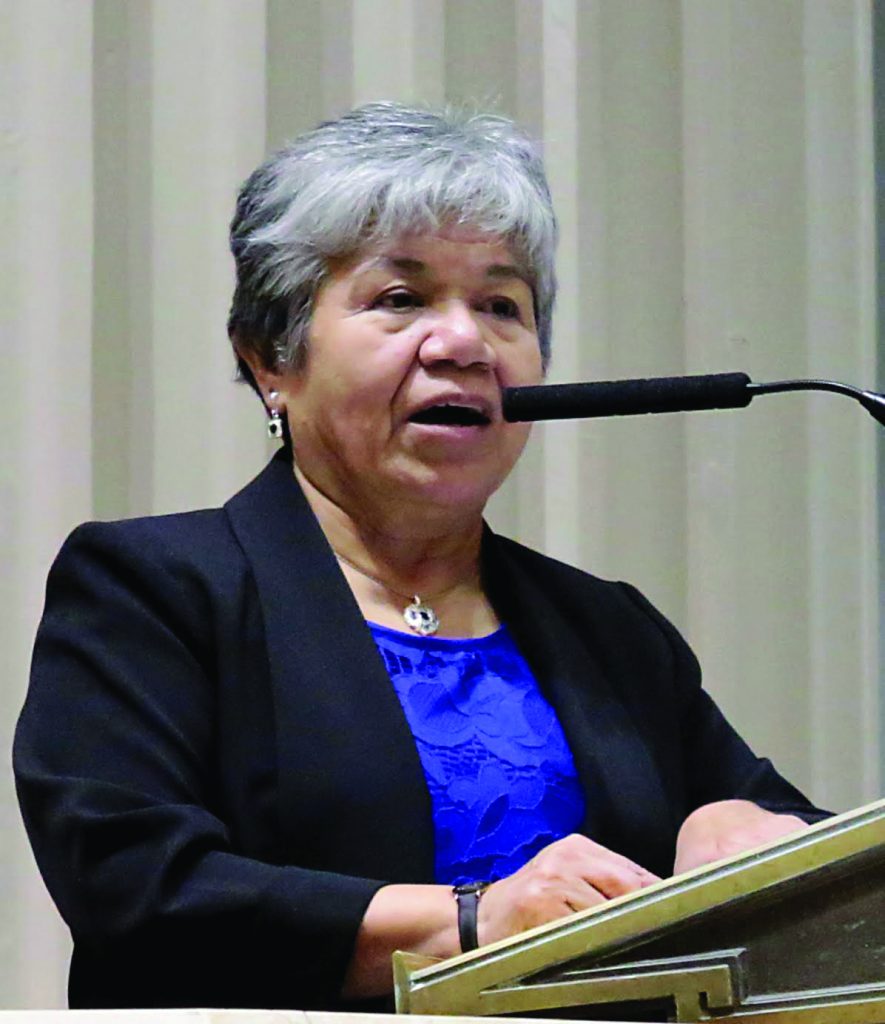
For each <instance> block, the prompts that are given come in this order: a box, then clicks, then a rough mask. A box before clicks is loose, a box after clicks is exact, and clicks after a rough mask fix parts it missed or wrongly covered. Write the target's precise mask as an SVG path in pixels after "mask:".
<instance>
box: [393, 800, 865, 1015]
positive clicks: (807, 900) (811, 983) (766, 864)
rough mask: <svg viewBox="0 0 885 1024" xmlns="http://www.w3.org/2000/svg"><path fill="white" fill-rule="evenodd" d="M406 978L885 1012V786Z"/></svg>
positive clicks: (561, 994) (516, 1002) (559, 996)
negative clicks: (810, 821)
mask: <svg viewBox="0 0 885 1024" xmlns="http://www.w3.org/2000/svg"><path fill="white" fill-rule="evenodd" d="M394 977H395V987H396V1001H397V1012H399V1013H410V1014H447V1015H448V1014H459V1015H465V1016H468V1015H469V1016H488V1015H494V1016H519V1017H529V1016H530V1017H548V1018H549V1017H559V1018H567V1019H578V1020H609V1021H610V1020H618V1019H620V1020H633V1021H637V1020H641V1021H645V1020H677V1021H701V1020H720V1019H721V1020H729V1021H730V1020H740V1021H742V1022H747V1024H750V1022H752V1024H763V1022H764V1024H812V1022H813V1024H885V800H880V801H878V802H876V803H873V804H869V805H867V806H865V807H861V808H859V809H857V810H854V811H850V812H848V813H847V814H841V815H839V816H837V817H835V818H830V819H829V820H827V821H824V822H820V823H818V824H817V825H813V826H812V827H811V828H808V829H805V830H803V831H802V832H798V833H795V834H794V835H791V836H788V837H786V838H784V839H781V840H778V841H777V842H774V843H771V844H768V845H766V846H762V847H758V848H757V849H754V850H750V851H747V852H745V853H742V854H739V855H738V856H735V857H731V858H728V859H727V860H721V861H717V862H716V863H714V864H710V865H706V866H704V867H702V868H698V869H696V870H694V871H691V872H687V873H685V874H683V875H678V876H676V877H674V878H669V879H666V880H664V881H662V882H658V883H656V884H655V885H652V886H650V887H649V888H647V889H642V890H640V891H639V892H636V893H632V894H630V895H628V896H623V897H620V898H618V899H615V900H611V901H609V902H607V903H604V904H602V905H601V906H597V907H593V908H591V909H590V910H585V911H581V912H579V913H576V914H573V915H571V916H569V917H566V918H562V919H560V920H558V921H554V922H551V923H550V924H546V925H542V926H541V927H539V928H533V929H532V930H530V931H526V932H523V933H521V934H520V935H517V936H514V937H512V938H510V939H505V940H503V941H501V942H497V943H494V944H492V945H489V946H484V947H482V948H481V949H478V950H475V951H473V952H471V953H465V954H462V955H461V956H457V957H453V958H451V959H449V960H431V959H429V958H427V957H420V956H416V955H414V954H409V953H396V954H395V955H394Z"/></svg>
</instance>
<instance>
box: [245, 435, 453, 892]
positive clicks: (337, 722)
mask: <svg viewBox="0 0 885 1024" xmlns="http://www.w3.org/2000/svg"><path fill="white" fill-rule="evenodd" d="M225 508H226V511H227V513H228V516H229V518H230V521H231V524H232V526H233V529H234V532H235V534H236V536H237V538H238V540H239V542H240V544H241V546H242V548H243V551H244V552H245V555H246V558H247V559H248V561H249V563H250V565H251V568H252V571H253V574H254V579H255V585H256V587H257V591H258V598H259V601H260V604H261V609H262V613H263V617H264V626H265V633H266V642H267V658H268V662H269V669H270V677H271V685H272V689H273V695H274V707H275V716H276V729H277V733H276V744H277V764H278V770H279V783H278V791H279V822H280V828H281V831H282V833H283V835H284V837H285V845H286V847H287V849H288V851H290V852H291V856H292V859H293V860H294V861H295V862H296V863H299V864H301V865H303V866H305V867H322V868H325V869H326V870H329V871H340V872H346V873H349V874H355V875H361V876H364V877H370V878H377V879H382V880H384V879H387V878H396V879H398V880H401V881H432V880H433V857H434V854H433V832H432V820H431V809H430V797H429V794H428V792H427V788H426V785H425V782H424V774H423V770H422V768H421V764H420V759H419V757H418V752H417V749H416V747H415V743H414V740H413V738H412V734H411V731H410V730H409V726H408V723H407V721H406V718H405V715H404V714H403V711H402V708H401V706H400V704H399V700H398V698H397V696H396V693H395V692H394V689H393V686H392V685H391V683H390V680H389V678H388V676H387V673H386V671H385V668H384V664H383V662H382V660H381V657H380V655H379V654H378V651H377V648H376V647H375V643H374V641H373V640H372V636H371V633H370V632H369V630H368V628H367V627H366V624H365V621H364V620H363V617H362V614H361V613H360V610H359V608H358V606H357V604H356V602H355V600H354V598H353V596H352V594H351V591H350V589H349V587H348V586H347V583H346V581H345V579H344V576H343V574H342V573H341V571H340V569H339V567H338V563H337V561H336V559H335V557H334V554H333V553H332V550H331V548H330V547H329V545H328V543H327V541H326V539H325V536H324V534H323V533H322V530H321V529H320V527H319V524H318V523H317V521H316V518H315V516H314V515H313V512H312V510H311V509H310V507H309V505H308V504H307V501H306V499H305V498H304V495H303V494H302V492H301V489H300V488H299V487H298V484H297V482H296V480H295V478H294V476H293V474H292V466H291V462H290V461H289V459H288V457H287V453H286V451H285V450H281V451H280V452H279V453H278V454H277V455H276V457H275V458H274V459H273V460H272V462H271V463H270V464H269V465H268V466H267V468H266V469H265V470H264V471H263V472H262V473H261V474H260V475H259V476H258V477H257V479H256V480H254V481H253V482H252V483H251V484H249V485H248V486H247V487H246V488H245V489H244V490H242V491H241V492H240V493H239V494H237V495H236V496H235V497H234V498H232V499H231V500H230V501H229V502H228V503H227V505H226V506H225ZM332 808H335V809H336V810H335V813H334V814H333V813H332V810H331V809H332Z"/></svg>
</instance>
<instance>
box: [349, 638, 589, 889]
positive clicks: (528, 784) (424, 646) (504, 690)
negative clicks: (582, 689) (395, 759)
mask: <svg viewBox="0 0 885 1024" xmlns="http://www.w3.org/2000/svg"><path fill="white" fill-rule="evenodd" d="M369 626H370V629H371V631H372V636H373V637H374V639H375V643H376V644H377V646H378V649H379V651H380V652H381V656H382V657H383V658H384V662H385V664H386V666H387V671H388V673H389V674H390V678H391V680H392V681H393V685H394V688H395V689H396V692H397V695H398V696H399V699H400V703H401V704H402V706H403V710H404V712H405V715H406V718H407V719H408V722H409V725H410V727H411V729H412V733H413V734H414V737H415V742H416V744H417V747H418V753H419V755H420V757H421V764H422V766H423V768H424V774H425V776H426V779H427V786H428V789H429V790H430V798H431V803H432V807H433V826H434V832H435V838H436V880H437V882H440V883H446V884H449V885H458V884H461V883H462V882H472V881H476V880H478V879H488V880H489V881H494V880H495V879H498V878H503V877H504V876H505V875H509V874H512V872H514V871H516V870H517V869H518V868H520V867H522V865H523V864H525V863H526V861H528V860H529V859H530V858H531V857H532V856H534V854H535V853H537V852H538V850H540V849H541V848H542V847H544V846H547V844H548V843H551V842H553V841H554V840H555V839H560V838H561V837H562V836H565V835H568V834H569V833H570V832H574V831H576V829H577V828H578V827H579V826H580V824H581V822H582V821H583V817H584V794H583V791H582V788H581V784H580V782H579V781H578V776H577V772H576V771H575V765H574V761H573V760H572V755H571V751H570V750H569V747H568V743H567V742H566V739H565V736H564V735H563V732H562V728H561V726H560V724H559V720H558V718H557V717H556V712H555V711H554V710H553V708H552V707H551V706H550V704H549V703H548V701H547V700H546V699H545V698H544V696H543V695H542V694H541V691H540V689H539V688H538V684H537V682H536V681H535V678H534V676H533V675H532V672H531V670H530V669H529V667H528V665H527V664H526V661H525V659H524V658H523V656H522V655H521V654H520V653H519V651H518V649H517V647H516V644H515V643H514V641H513V638H512V637H511V636H510V634H509V632H508V631H507V628H506V626H501V627H500V629H498V630H496V632H494V633H492V634H491V635H490V636H486V637H480V638H478V639H467V640H451V639H446V638H441V637H434V636H429V637H424V636H417V635H412V634H410V633H400V632H397V631H395V630H392V629H387V628H386V627H384V626H378V625H376V624H375V623H370V624H369Z"/></svg>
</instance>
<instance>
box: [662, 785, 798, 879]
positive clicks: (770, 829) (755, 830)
mask: <svg viewBox="0 0 885 1024" xmlns="http://www.w3.org/2000/svg"><path fill="white" fill-rule="evenodd" d="M807 827H808V826H807V824H806V823H805V822H804V821H802V819H801V818H797V817H796V815H795V814H774V813H772V812H771V811H766V810H765V809H764V808H762V807H759V806H758V805H757V804H754V803H751V802H750V801H749V800H718V801H717V802H716V803H712V804H705V805H704V806H703V807H699V808H698V809H697V810H696V811H692V813H691V814H689V816H688V817H687V818H686V819H685V821H684V822H683V823H682V828H681V829H680V830H679V836H678V838H677V840H676V863H675V864H674V866H673V874H674V875H678V874H680V872H682V871H690V870H691V869H692V868H697V867H700V866H701V865H702V864H709V863H710V862H711V861H714V860H719V859H720V858H722V857H730V856H732V855H733V854H736V853H741V852H743V851H744V850H749V849H751V848H752V847H754V846H761V845H762V844H763V843H770V842H772V840H774V839H780V837H781V836H786V835H789V834H790V833H791V832H797V831H799V830H800V829H803V828H807Z"/></svg>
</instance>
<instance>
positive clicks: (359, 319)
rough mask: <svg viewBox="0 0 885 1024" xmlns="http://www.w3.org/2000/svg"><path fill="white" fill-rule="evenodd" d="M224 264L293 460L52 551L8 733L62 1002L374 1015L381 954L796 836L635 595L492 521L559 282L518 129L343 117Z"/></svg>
mask: <svg viewBox="0 0 885 1024" xmlns="http://www.w3.org/2000/svg"><path fill="white" fill-rule="evenodd" d="M231 240H232V249H233V253H234V256H235V259H236V263H237V288H236V294H235V297H234V302H233V308H232V311H231V317H230V333H231V338H232V341H233V345H234V348H235V351H236V355H237V358H238V361H239V365H240V368H241V371H242V374H243V376H244V377H245V379H247V380H248V381H249V382H250V383H251V384H252V385H253V387H254V388H255V389H256V391H257V392H258V393H259V395H260V396H261V398H262V401H263V403H264V405H265V408H266V410H267V413H268V417H269V429H270V431H271V433H272V434H274V435H279V436H282V437H283V438H284V441H285V444H284V447H283V448H282V449H281V451H280V453H279V454H278V455H277V457H275V458H274V460H273V461H272V462H271V464H270V465H269V466H268V468H267V469H266V470H265V471H264V472H263V473H262V474H261V475H260V476H259V477H258V478H257V479H256V480H255V481H254V482H253V483H251V484H250V485H249V486H247V487H246V488H245V489H244V490H243V491H241V492H240V493H239V494H238V495H236V496H235V497H234V498H233V499H231V501H230V502H228V503H227V504H226V505H225V507H224V508H223V509H212V510H206V511H202V512H195V513H190V514H185V515H176V516H167V517H159V518H151V519H142V520H133V521H130V522H124V523H114V524H88V525H86V526H84V527H81V528H80V529H79V530H77V531H75V533H74V534H73V535H72V537H71V538H70V539H69V540H68V542H67V543H66V545H65V547H64V549H63V550H62V553H61V554H60V555H59V558H58V560H57V561H56V563H55V566H54V567H53V570H52V573H51V575H50V580H49V586H48V592H47V604H46V612H45V616H44V620H43V623H42V625H41V628H40V633H39V635H38V639H37V646H36V652H35V659H34V669H33V676H32V683H31V689H30V691H29V696H28V700H27V703H26V706H25V709H24V712H23V715H22V719H21V722H20V724H19V729H18V733H17V742H16V765H17V772H18V780H19V791H20V795H21V801H22V806H23V809H24V814H25V819H26V822H27V825H28V829H29V832H30V835H31V838H32V842H33V845H34V849H35V852H36V855H37V859H38V862H39V864H40V867H41V870H42V871H43V874H44V877H45V879H46V881H47V885H48V886H49V889H50V892H51V893H52V895H53V897H54V898H55V900H56V902H57V904H58V906H59V909H60V910H61V912H62V914H63V916H64V917H65V920H66V921H67V922H68V924H69V925H70V927H71V931H72V933H73V936H74V942H75V950H74V958H73V962H72V967H71V979H70V1000H71V1005H72V1006H135V1005H142V1006H147V1005H155V1006H164V1005H165V1006H173V1005H178V1006H186V1005H225V1006H278V1007H286V1006H289V1007H336V1006H341V1005H351V1006H352V1005H375V1004H371V1003H367V1002H366V1000H371V999H373V998H374V997H379V996H385V995H386V994H387V993H389V991H390V988H391V977H390V954H391V952H392V951H393V950H394V949H398V948H399V949H413V950H416V951H421V952H424V953H428V954H432V955H437V956H449V955H452V954H455V953H457V952H458V951H459V950H460V949H461V948H467V947H469V946H472V945H474V944H475V943H476V942H479V943H486V942H491V941H494V940H496V939H499V938H502V937H504V936H508V935H512V934H515V933H516V932H518V931H520V930H522V929H524V928H526V927H529V926H531V925H534V924H537V923H540V922H543V921H548V920H552V919H555V918H557V917H559V916H562V915H564V914H567V913H570V912H572V911H574V910H578V909H582V908H584V907H588V906H592V905H594V904H595V903H597V902H600V901H602V900H605V899H608V898H611V897H613V896H615V895H619V894H622V893H626V892H631V891H634V890H636V889H638V888H640V887H642V886H645V885H648V884H651V883H652V882H654V881H655V880H656V879H657V878H658V877H659V876H661V875H664V874H669V873H670V872H671V871H673V870H674V858H675V870H677V871H678V870H682V869H684V868H686V867H689V866H693V865H695V864H698V863H703V862H705V861H707V860H710V859H714V858H715V857H717V856H720V855H722V854H723V853H728V852H733V851H735V850H738V849H741V848H745V847H747V846H750V845H754V844H756V843H758V842H760V841H762V840H766V839H770V838H773V837H775V836H778V835H781V834H784V833H786V832H788V831H791V830H793V829H795V828H798V827H802V825H803V822H804V821H809V820H813V819H814V818H815V817H819V816H820V812H817V811H815V810H814V809H813V808H812V807H810V806H809V805H808V803H807V802H806V801H805V800H804V798H803V797H802V796H801V794H799V793H797V792H796V791H795V790H794V789H793V788H792V787H790V786H789V784H788V783H786V782H785V781H784V780H783V779H782V778H781V777H780V776H779V775H777V773H776V772H775V771H774V769H773V768H772V767H771V765H770V764H769V763H768V762H767V761H762V760H759V759H757V758H756V757H755V756H754V755H753V754H752V753H751V752H750V751H749V749H748V748H747V747H746V745H745V744H744V743H743V741H742V740H741V739H740V738H739V737H738V736H737V735H736V734H735V733H734V731H733V730H732V729H731V728H730V726H729V725H728V724H727V723H726V722H725V720H724V719H723V718H722V716H721V714H720V713H719V712H718V710H717V709H716V708H715V706H714V705H713V704H712V703H711V701H710V700H709V698H708V697H707V696H706V695H705V694H704V693H703V691H702V690H701V689H700V684H699V673H698V669H697V665H696V662H695V660H694V658H693V656H692V654H691V652H690V651H689V649H688V648H687V646H686V645H685V643H684V641H683V640H682V639H681V638H680V637H679V635H678V634H677V633H676V631H675V630H674V629H673V628H672V626H670V625H669V623H667V622H666V621H665V620H664V619H663V618H662V617H661V616H660V614H659V613H658V612H656V611H655V610H654V609H653V608H652V607H651V606H650V605H649V604H648V603H647V602H646V601H645V600H644V598H642V597H641V596H640V595H639V594H638V593H637V592H636V591H635V590H633V589H632V588H631V587H628V586H627V585H625V584H612V583H605V582H603V581H600V580H597V579H595V578H593V577H591V576H588V575H586V574H585V573H582V572H579V571H578V570H575V569H572V568H570V567H568V566H566V565H563V564H561V563H557V562H555V561H553V560H551V559H548V558H545V557H544V556H542V555H540V554H537V553H535V552H532V551H529V550H528V549H526V548H523V547H521V546H520V545H518V544H515V543H513V542H511V541H506V540H503V539H501V538H498V537H496V536H494V535H493V534H492V533H491V532H490V531H489V530H488V529H487V528H486V527H485V526H484V525H483V520H482V512H483V508H484V506H485V503H486V501H487V500H488V498H489V496H490V495H491V494H492V493H493V492H494V490H495V489H496V488H497V487H498V486H499V485H500V483H501V481H502V480H503V479H504V478H505V477H506V476H507V474H508V473H509V472H510V470H511V468H512V467H513V465H514V463H515V461H516V459H517V458H518V456H519V454H520V451H521V450H522V447H523V445H524V443H525V441H526V436H527V428H526V427H525V426H524V425H519V424H508V423H505V422H504V421H503V419H502V416H501V392H502V389H503V388H505V387H509V386H512V385H519V384H532V383H536V382H538V381H539V380H540V379H541V378H542V375H543V371H544V368H545V365H546V362H547V359H548V357H549V344H550V325H551V311H552V306H553V298H554V290H555V286H554V274H553V248H554V242H555V222H554V218H553V213H552V209H551V205H550V198H549V193H548V190H547V185H546V182H545V179H544V175H543V170H542V167H541V164H540V162H539V159H538V157H537V156H536V154H535V151H534V149H533V147H532V145H531V144H530V143H529V141H528V140H527V139H526V138H525V137H524V136H523V135H522V134H521V133H520V132H519V131H518V130H517V129H516V128H515V127H514V126H513V125H512V124H510V123H509V122H507V121H506V120H503V119H500V118H494V117H476V118H466V117H462V116H460V115H451V116H450V115H443V114H437V113H433V112H430V111H425V110H411V109H408V108H404V107H400V106H396V105H392V104H373V105H369V106H367V107H363V108H361V109H359V110H356V111H353V112H352V113H350V114H349V115H347V116H345V117H343V118H341V119H340V120H338V121H335V122H331V123H328V124H325V125H322V126H320V127H319V128H318V129H317V130H316V131H314V132H312V133H309V134H307V135H305V136H302V137H301V138H300V139H298V140H296V141H295V143H293V144H292V145H291V146H290V147H288V148H287V149H285V150H283V151H282V152H281V153H279V154H277V155H276V156H274V157H271V158H270V159H269V160H268V161H267V163H266V164H264V165H263V166H262V167H261V168H259V169H258V170H257V171H256V172H255V173H254V174H253V175H252V177H251V178H250V179H249V180H248V181H247V182H246V184H245V186H244V187H243V190H242V192H241V195H240V198H239V203H238V207H237V212H236V215H235V218H234V221H233V224H232V229H231ZM487 882H490V883H491V884H490V885H488V886H487V887H483V886H482V885H480V886H479V887H474V888H473V891H458V892H456V893H455V895H454V896H453V886H463V885H464V884H465V883H487ZM470 888H471V887H470V886H469V885H468V890H470Z"/></svg>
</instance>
